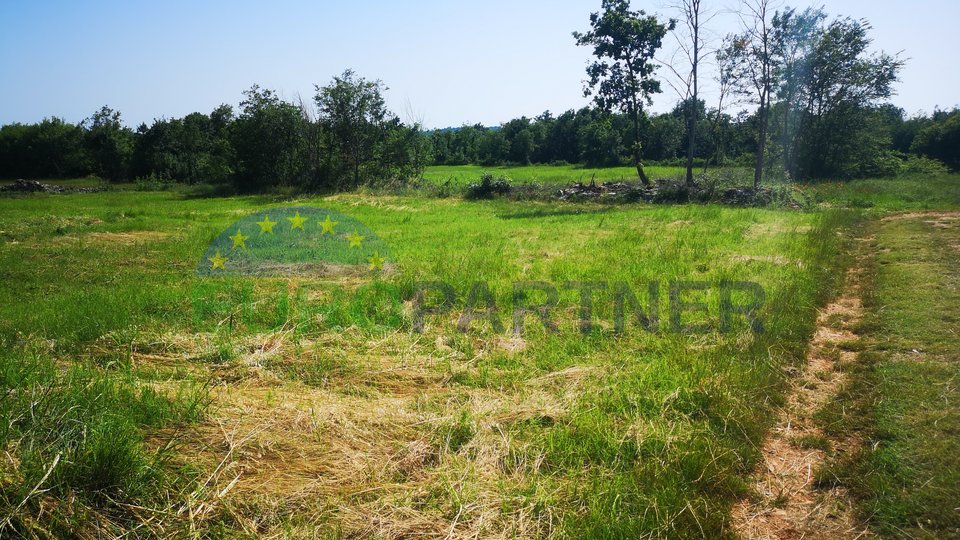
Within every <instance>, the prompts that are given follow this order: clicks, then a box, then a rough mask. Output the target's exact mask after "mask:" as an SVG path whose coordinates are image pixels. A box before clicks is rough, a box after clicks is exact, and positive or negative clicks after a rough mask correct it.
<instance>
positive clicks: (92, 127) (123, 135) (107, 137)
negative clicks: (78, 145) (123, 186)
mask: <svg viewBox="0 0 960 540" xmlns="http://www.w3.org/2000/svg"><path fill="white" fill-rule="evenodd" d="M84 126H85V127H86V128H87V133H86V144H87V149H88V151H89V152H90V155H91V156H92V158H93V162H94V167H95V169H96V171H97V174H99V175H100V176H102V177H103V178H106V179H108V180H120V179H122V178H124V177H125V176H126V175H127V172H128V171H127V165H128V164H129V161H130V156H131V155H132V154H133V132H131V131H130V129H129V128H126V127H124V126H123V124H122V123H121V122H120V111H115V110H113V109H111V108H110V107H107V106H106V105H104V106H103V107H101V108H100V110H99V111H97V112H95V113H93V116H91V117H90V118H88V119H86V120H85V121H84Z"/></svg>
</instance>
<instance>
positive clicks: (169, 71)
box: [0, 0, 960, 128]
mask: <svg viewBox="0 0 960 540" xmlns="http://www.w3.org/2000/svg"><path fill="white" fill-rule="evenodd" d="M736 1H737V0H716V1H712V0H704V7H705V8H706V9H709V10H711V11H712V12H714V13H716V16H715V17H714V18H713V19H712V20H711V21H710V23H709V27H710V35H711V36H712V37H713V38H714V39H713V41H714V42H715V43H718V42H719V38H720V37H721V36H723V35H725V34H727V33H729V32H733V31H736V30H737V29H738V25H739V24H740V23H739V19H738V17H736V16H735V15H734V13H733V10H734V9H735V8H736V6H737V3H736ZM668 2H669V0H667V1H661V0H651V1H644V0H633V2H632V6H633V8H634V9H643V10H645V11H647V12H648V13H655V14H659V15H662V16H664V17H665V18H666V17H670V16H674V17H675V16H676V13H675V12H672V11H671V10H670V9H669V7H667V5H668ZM787 4H788V5H793V6H800V7H806V6H807V5H809V4H807V3H805V2H800V1H792V2H787ZM778 5H783V3H780V4H778ZM819 5H823V7H824V8H825V9H826V11H827V12H828V13H830V14H831V15H848V16H852V17H856V18H866V19H868V20H869V21H870V23H871V24H872V26H873V31H872V32H871V36H872V37H873V38H874V47H875V48H876V49H877V50H881V49H882V50H884V51H886V52H889V53H896V52H899V51H903V53H902V55H903V56H904V57H906V58H907V59H908V61H907V64H906V67H905V68H904V69H903V71H902V72H901V80H902V82H900V83H898V84H897V85H896V92H897V95H896V96H894V97H893V98H892V102H893V103H895V104H896V105H898V106H900V107H902V108H903V109H905V110H906V111H907V113H908V114H914V113H918V112H921V111H923V112H932V111H933V110H934V108H935V107H936V106H939V107H940V108H951V107H953V106H956V105H960V90H958V89H960V69H958V67H960V66H958V61H957V53H958V52H960V51H958V49H960V48H958V47H957V45H956V44H957V43H958V39H957V32H958V31H957V28H956V24H957V21H958V20H960V2H957V1H956V0H926V1H924V0H918V1H914V2H902V1H899V2H893V1H878V0H873V1H871V0H829V1H826V2H823V3H821V4H819ZM599 7H600V0H506V1H505V0H485V1H482V2H476V1H467V0H461V1H449V0H423V1H417V0H408V1H405V2H398V1H394V2H388V1H379V2H377V1H372V0H352V1H347V2H344V1H337V2H333V1H307V0H303V1H294V0H289V1H288V0H279V1H272V2H253V1H248V0H241V1H232V2H226V1H223V2H217V1H192V2H190V1H179V0H170V1H163V2H136V1H134V2H131V1H89V2H73V1H69V2H68V1H62V2H56V1H46V0H30V1H26V0H2V2H0V74H2V75H0V77H2V79H0V80H2V83H0V124H7V123H12V122H36V121H39V120H41V119H43V118H44V117H49V116H58V117H61V118H64V119H66V120H67V121H70V122H78V121H81V120H83V119H84V118H86V117H88V116H90V115H91V114H92V113H93V112H94V111H95V110H97V109H99V107H100V106H102V105H109V106H110V107H112V108H114V109H117V110H119V111H120V112H121V113H122V115H123V116H122V118H123V122H124V123H125V124H127V125H130V126H136V125H138V124H139V123H141V122H147V123H150V122H151V121H152V120H153V119H155V118H163V117H166V118H173V117H181V116H184V115H186V114H189V113H191V112H196V111H200V112H205V113H208V112H210V111H211V110H213V109H214V108H215V107H216V106H217V105H219V104H221V103H227V104H230V105H234V106H236V105H237V104H238V103H239V102H240V100H241V99H242V92H243V90H245V89H247V88H249V87H250V86H251V85H253V84H259V85H260V86H261V87H265V88H271V89H275V90H277V91H278V92H279V93H280V95H281V96H283V97H284V98H285V99H288V100H297V99H301V98H302V99H303V100H304V101H305V102H311V101H312V97H313V94H314V93H315V92H314V85H315V84H320V85H324V84H327V83H328V82H329V81H330V80H331V78H332V77H333V76H334V75H337V74H339V73H342V72H343V70H344V69H347V68H352V69H353V70H354V71H356V72H357V73H358V74H359V75H361V76H363V77H366V78H368V79H381V80H382V81H383V82H384V83H385V84H386V86H387V87H388V88H389V91H388V93H387V104H388V106H389V107H390V108H391V109H392V110H393V111H394V112H396V113H397V114H398V115H400V117H401V118H402V119H404V120H405V121H419V122H421V123H422V124H423V125H425V126H426V127H428V128H439V127H447V126H459V125H463V124H474V123H482V124H484V125H497V124H500V123H501V122H505V121H507V120H510V119H511V118H515V117H519V116H522V115H526V116H536V115H538V114H540V113H541V112H543V111H545V110H550V111H553V112H554V113H555V114H556V113H559V112H562V111H564V110H567V109H570V108H579V107H582V106H584V105H586V104H588V98H584V97H583V92H582V88H583V79H584V78H585V74H584V69H585V67H586V65H587V63H588V61H589V60H590V50H589V48H586V47H577V46H576V45H575V43H574V39H573V38H572V37H571V32H572V31H574V30H586V29H587V27H588V17H589V14H590V12H592V11H597V10H599ZM666 43H667V44H666V46H665V48H664V50H663V52H662V53H661V55H660V56H661V57H662V58H663V59H668V58H670V57H671V56H672V55H673V52H672V51H673V50H674V44H673V41H672V40H671V39H668V40H667V42H666ZM707 70H708V71H709V66H708V67H707ZM658 74H659V75H660V76H661V77H664V78H666V77H667V76H668V75H669V73H668V72H667V70H666V69H665V68H661V70H660V71H659V72H658ZM702 78H703V79H705V83H706V88H705V91H704V97H705V98H706V99H707V102H708V106H710V104H711V103H710V101H711V99H712V98H713V93H712V91H711V81H710V78H711V75H710V74H709V73H707V74H705V76H703V77H702ZM663 88H664V92H663V94H661V95H659V96H657V97H656V98H655V100H654V105H653V107H652V109H653V110H654V111H657V112H662V111H665V110H669V109H670V108H671V107H672V106H673V104H674V103H675V102H676V101H677V100H678V95H677V94H676V93H675V92H673V91H672V90H671V88H670V86H669V85H666V84H665V85H663ZM744 107H746V106H744Z"/></svg>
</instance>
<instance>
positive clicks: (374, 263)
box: [367, 251, 383, 270]
mask: <svg viewBox="0 0 960 540" xmlns="http://www.w3.org/2000/svg"><path fill="white" fill-rule="evenodd" d="M367 260H368V261H369V262H370V269H371V270H383V257H381V256H380V253H379V252H377V251H374V252H373V257H370V258H369V259H367Z"/></svg>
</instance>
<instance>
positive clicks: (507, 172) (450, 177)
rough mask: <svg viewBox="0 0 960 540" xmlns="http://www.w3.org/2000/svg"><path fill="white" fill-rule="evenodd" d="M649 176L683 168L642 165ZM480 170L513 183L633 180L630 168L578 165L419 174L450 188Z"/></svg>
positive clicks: (453, 168) (456, 168)
mask: <svg viewBox="0 0 960 540" xmlns="http://www.w3.org/2000/svg"><path fill="white" fill-rule="evenodd" d="M644 170H645V171H646V173H647V175H648V176H649V177H650V178H652V179H659V178H675V177H680V176H682V175H683V172H684V168H683V167H673V166H660V165H652V166H648V167H644ZM483 173H491V174H493V175H495V176H502V177H506V178H508V179H509V180H510V181H511V182H513V183H515V184H572V183H574V182H580V183H583V184H589V183H590V181H591V180H595V181H596V182H620V181H635V180H636V179H637V169H636V168H634V167H585V166H582V165H513V166H510V165H492V166H489V167H485V166H482V165H431V166H429V167H427V168H426V170H425V171H424V173H423V179H424V180H425V181H427V182H429V183H432V184H436V185H443V184H445V183H447V182H449V185H450V186H451V187H465V186H467V185H469V184H472V183H474V182H476V181H477V180H478V179H479V178H480V176H481V175H482V174H483Z"/></svg>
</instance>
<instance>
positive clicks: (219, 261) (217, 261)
mask: <svg viewBox="0 0 960 540" xmlns="http://www.w3.org/2000/svg"><path fill="white" fill-rule="evenodd" d="M207 260H208V261H210V262H212V263H213V266H211V267H210V269H211V270H216V269H217V268H219V269H221V270H226V268H224V267H223V263H225V262H227V261H229V260H230V259H228V258H226V257H223V256H221V255H220V250H217V254H216V255H214V256H213V257H208V258H207Z"/></svg>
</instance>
